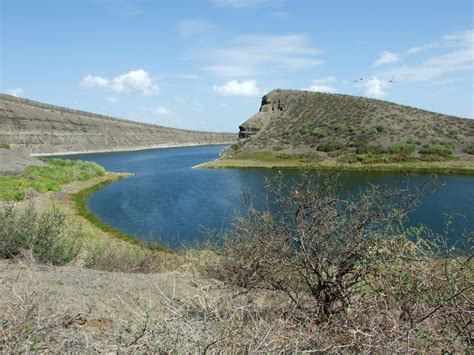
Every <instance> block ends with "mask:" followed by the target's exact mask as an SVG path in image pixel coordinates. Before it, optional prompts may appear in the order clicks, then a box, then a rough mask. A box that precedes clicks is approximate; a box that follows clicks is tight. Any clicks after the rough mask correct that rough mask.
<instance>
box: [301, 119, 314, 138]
mask: <svg viewBox="0 0 474 355" xmlns="http://www.w3.org/2000/svg"><path fill="white" fill-rule="evenodd" d="M312 130H313V125H312V124H311V122H306V123H305V124H304V125H303V126H302V127H301V128H300V133H301V135H303V136H305V135H307V134H310V133H311V131H312Z"/></svg>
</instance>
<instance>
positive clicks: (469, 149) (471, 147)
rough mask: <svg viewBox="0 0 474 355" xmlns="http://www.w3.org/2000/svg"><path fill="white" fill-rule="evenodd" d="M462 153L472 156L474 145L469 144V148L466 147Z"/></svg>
mask: <svg viewBox="0 0 474 355" xmlns="http://www.w3.org/2000/svg"><path fill="white" fill-rule="evenodd" d="M464 151H465V152H466V153H468V154H473V155H474V144H471V145H470V146H467V147H466V148H464Z"/></svg>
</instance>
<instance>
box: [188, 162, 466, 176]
mask: <svg viewBox="0 0 474 355" xmlns="http://www.w3.org/2000/svg"><path fill="white" fill-rule="evenodd" d="M194 168H195V169H281V170H305V169H309V170H320V171H334V170H339V171H367V172H380V173H385V172H387V173H389V172H394V173H423V174H442V175H474V162H471V161H462V162H459V161H448V162H416V163H390V164H356V163H354V164H347V163H336V162H331V161H323V162H317V163H316V162H315V163H311V162H309V163H308V162H295V161H288V162H286V161H284V160H282V161H265V160H251V159H227V160H213V161H209V162H205V163H201V164H198V165H195V166H193V169H194Z"/></svg>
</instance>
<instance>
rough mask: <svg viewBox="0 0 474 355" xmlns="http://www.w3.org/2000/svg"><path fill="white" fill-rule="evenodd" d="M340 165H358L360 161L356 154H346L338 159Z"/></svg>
mask: <svg viewBox="0 0 474 355" xmlns="http://www.w3.org/2000/svg"><path fill="white" fill-rule="evenodd" d="M337 161H338V162H339V163H346V164H353V163H357V162H358V161H359V160H358V159H357V156H356V155H355V154H344V155H341V156H339V157H338V158H337Z"/></svg>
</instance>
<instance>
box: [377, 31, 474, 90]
mask: <svg viewBox="0 0 474 355" xmlns="http://www.w3.org/2000/svg"><path fill="white" fill-rule="evenodd" d="M429 46H432V45H429ZM433 46H434V45H433ZM436 46H437V47H438V48H439V49H444V50H445V53H442V54H438V55H435V56H431V57H428V58H425V59H424V60H423V61H422V62H421V63H419V64H415V65H404V66H401V67H398V68H394V69H392V70H390V71H386V72H385V73H383V75H384V76H386V77H394V78H395V79H396V80H403V81H426V80H431V79H435V78H438V77H440V76H442V75H445V74H448V73H452V72H458V71H472V70H474V30H472V29H471V30H467V31H462V32H455V33H452V34H450V35H447V36H444V37H443V38H442V41H440V42H439V43H438V44H437V45H436ZM418 48H421V47H418ZM412 49H413V48H412ZM446 50H447V51H446Z"/></svg>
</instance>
